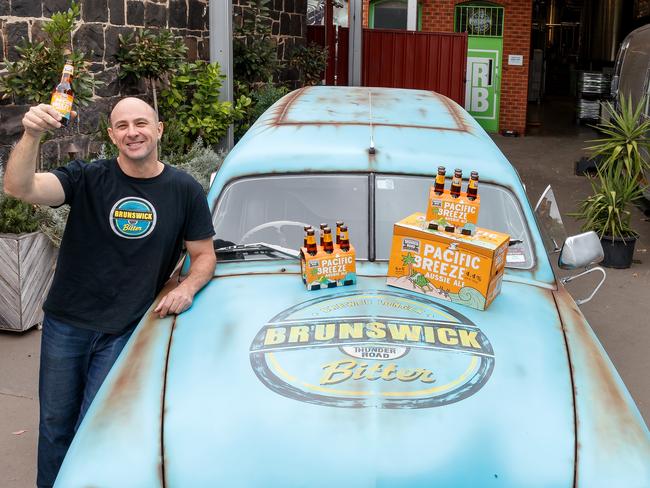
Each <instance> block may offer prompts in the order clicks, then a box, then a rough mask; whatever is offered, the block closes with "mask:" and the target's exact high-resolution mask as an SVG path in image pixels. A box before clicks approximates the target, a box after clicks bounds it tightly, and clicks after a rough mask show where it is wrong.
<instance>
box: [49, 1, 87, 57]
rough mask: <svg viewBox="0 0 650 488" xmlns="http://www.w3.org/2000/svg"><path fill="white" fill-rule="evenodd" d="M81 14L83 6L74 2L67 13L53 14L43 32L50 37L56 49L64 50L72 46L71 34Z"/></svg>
mask: <svg viewBox="0 0 650 488" xmlns="http://www.w3.org/2000/svg"><path fill="white" fill-rule="evenodd" d="M80 14H81V6H80V5H79V4H78V3H77V2H72V3H71V4H70V8H69V9H68V10H67V11H65V12H55V13H54V14H52V18H51V20H50V22H48V23H47V24H45V25H44V26H43V30H44V31H45V32H46V33H47V34H48V35H49V37H50V41H52V44H53V46H54V47H56V48H58V49H63V48H64V47H65V46H66V45H69V44H71V37H70V36H71V34H72V31H73V30H74V28H75V26H76V25H77V19H79V15H80Z"/></svg>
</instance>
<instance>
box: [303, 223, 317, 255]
mask: <svg viewBox="0 0 650 488" xmlns="http://www.w3.org/2000/svg"><path fill="white" fill-rule="evenodd" d="M315 232H316V231H314V229H309V230H308V231H307V245H306V246H305V247H306V248H307V254H309V255H310V256H316V254H317V253H318V247H317V246H316V236H315V235H314V234H315Z"/></svg>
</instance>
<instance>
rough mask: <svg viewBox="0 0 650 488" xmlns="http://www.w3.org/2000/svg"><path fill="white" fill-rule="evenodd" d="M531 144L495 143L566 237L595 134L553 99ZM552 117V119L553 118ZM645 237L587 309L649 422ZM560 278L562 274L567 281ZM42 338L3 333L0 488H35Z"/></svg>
mask: <svg viewBox="0 0 650 488" xmlns="http://www.w3.org/2000/svg"><path fill="white" fill-rule="evenodd" d="M532 108H533V109H534V110H533V112H531V114H530V116H529V120H532V121H533V125H532V126H531V128H530V135H529V136H527V137H519V138H514V137H502V136H498V135H497V136H494V140H495V141H496V143H497V144H498V145H499V147H500V148H501V149H502V151H503V152H504V153H505V154H506V156H507V157H508V159H509V160H510V161H511V162H512V163H513V164H514V166H515V167H516V168H517V170H518V171H519V173H520V175H521V177H522V180H523V181H524V183H525V184H526V187H527V192H528V195H529V198H530V201H531V202H532V204H533V205H534V204H535V203H536V201H537V199H538V198H539V196H540V194H541V193H542V191H543V190H544V188H545V187H546V185H547V184H549V183H550V184H552V185H553V187H554V189H555V195H556V197H557V198H558V200H559V202H558V203H559V206H560V210H561V212H562V214H563V218H564V222H565V225H566V227H567V232H568V233H569V234H575V233H578V232H579V224H578V223H577V222H576V221H575V220H574V219H573V218H571V217H568V216H567V213H568V212H571V211H574V210H575V208H576V202H577V201H578V200H579V199H580V198H581V197H584V196H586V195H587V194H588V192H589V188H590V187H589V183H588V181H587V179H586V178H585V177H580V176H575V175H574V173H573V168H574V162H575V161H576V160H577V159H579V158H580V156H582V155H583V154H584V151H583V148H584V147H585V146H586V145H587V144H585V142H584V141H586V140H588V139H592V138H594V136H595V135H596V133H595V132H594V131H593V130H592V129H589V128H587V127H584V126H576V125H575V124H574V120H573V107H572V102H570V101H562V100H556V101H552V102H551V103H548V104H546V105H545V106H544V107H543V108H542V107H540V108H537V107H532ZM551 111H553V113H554V115H553V116H552V117H551V116H550V114H551ZM634 224H635V227H636V229H637V230H638V231H639V232H640V233H641V238H640V240H639V241H638V242H637V246H636V251H635V256H634V257H635V262H634V264H633V266H632V268H631V269H628V270H614V269H610V270H608V271H607V281H606V282H605V285H604V286H603V288H602V289H601V291H600V292H599V293H598V295H596V297H595V298H594V300H592V301H591V302H589V303H587V304H585V305H583V306H582V311H583V313H584V314H585V315H586V317H587V319H588V320H589V323H590V324H591V326H592V328H593V329H594V331H595V332H596V334H597V335H598V337H599V339H600V340H601V342H602V343H603V345H604V346H605V349H606V350H607V352H608V353H609V356H610V357H611V359H612V361H613V362H614V364H615V366H616V368H617V369H618V372H619V373H620V375H621V376H622V378H623V381H624V382H625V384H626V385H627V387H628V388H629V390H630V392H631V393H632V396H633V397H634V399H635V401H636V403H637V405H638V406H639V409H640V410H641V413H642V414H643V416H644V418H645V420H646V422H648V421H649V420H650V380H649V379H648V378H649V376H648V371H650V355H649V354H647V348H648V344H650V255H648V252H647V250H648V248H649V247H650V222H648V220H647V218H646V217H644V215H643V214H642V213H641V212H639V211H635V214H634ZM566 274H567V273H566V272H560V275H566ZM594 281H595V279H592V278H584V279H582V280H580V281H579V282H577V283H575V282H574V283H575V284H574V283H572V284H571V285H570V288H569V290H570V291H571V292H572V293H573V294H574V296H575V297H582V296H586V295H587V294H588V293H589V292H590V291H591V287H593V284H594ZM40 335H41V333H40V331H38V330H36V329H32V330H30V331H28V332H26V333H24V334H13V333H7V332H4V333H0V371H1V372H2V373H1V374H0V486H1V487H3V488H26V487H33V486H34V484H35V479H36V474H35V463H36V440H37V432H38V354H39V342H40Z"/></svg>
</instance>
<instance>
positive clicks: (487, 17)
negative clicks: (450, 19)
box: [454, 2, 503, 37]
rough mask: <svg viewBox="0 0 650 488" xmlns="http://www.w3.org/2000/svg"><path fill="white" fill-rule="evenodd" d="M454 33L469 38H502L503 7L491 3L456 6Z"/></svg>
mask: <svg viewBox="0 0 650 488" xmlns="http://www.w3.org/2000/svg"><path fill="white" fill-rule="evenodd" d="M454 16H455V19H454V31H455V32H467V33H468V34H469V35H470V36H480V37H503V7H500V6H498V5H495V4H492V3H491V2H471V3H466V4H462V5H456V8H455V9H454Z"/></svg>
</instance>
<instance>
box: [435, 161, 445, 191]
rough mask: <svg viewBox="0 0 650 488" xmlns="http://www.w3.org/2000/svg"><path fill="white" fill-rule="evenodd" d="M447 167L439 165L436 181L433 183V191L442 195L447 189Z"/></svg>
mask: <svg viewBox="0 0 650 488" xmlns="http://www.w3.org/2000/svg"><path fill="white" fill-rule="evenodd" d="M445 173H446V170H445V167H444V166H438V174H437V175H436V182H435V183H434V185H433V191H434V192H435V194H436V195H442V194H443V193H444V191H445Z"/></svg>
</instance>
